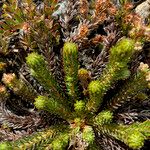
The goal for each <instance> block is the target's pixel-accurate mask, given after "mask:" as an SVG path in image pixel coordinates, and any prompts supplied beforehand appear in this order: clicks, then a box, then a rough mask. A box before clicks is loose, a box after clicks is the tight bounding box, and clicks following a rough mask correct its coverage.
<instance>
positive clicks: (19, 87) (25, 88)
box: [2, 73, 37, 101]
mask: <svg viewBox="0 0 150 150" xmlns="http://www.w3.org/2000/svg"><path fill="white" fill-rule="evenodd" d="M2 81H3V82H4V84H5V85H6V86H7V87H9V88H11V89H12V90H13V92H14V93H15V94H17V95H19V96H22V97H23V98H25V99H27V100H29V101H33V100H34V98H35V97H36V96H37V93H36V92H35V91H34V90H33V88H32V87H31V86H30V85H27V83H25V81H23V80H22V79H17V77H16V75H15V74H11V73H10V74H5V73H4V74H3V77H2Z"/></svg>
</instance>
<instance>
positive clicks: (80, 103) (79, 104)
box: [74, 100, 85, 116]
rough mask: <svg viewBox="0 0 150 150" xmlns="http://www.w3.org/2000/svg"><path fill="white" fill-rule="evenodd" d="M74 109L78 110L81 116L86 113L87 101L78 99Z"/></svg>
mask: <svg viewBox="0 0 150 150" xmlns="http://www.w3.org/2000/svg"><path fill="white" fill-rule="evenodd" d="M74 110H75V111H76V112H77V114H78V115H79V116H81V115H82V114H83V115H84V113H85V102H84V101H82V100H80V101H76V102H75V104H74Z"/></svg>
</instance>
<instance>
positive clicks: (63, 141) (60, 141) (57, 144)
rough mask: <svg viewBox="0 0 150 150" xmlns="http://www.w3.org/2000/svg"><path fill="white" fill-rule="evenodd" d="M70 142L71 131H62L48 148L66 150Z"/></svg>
mask: <svg viewBox="0 0 150 150" xmlns="http://www.w3.org/2000/svg"><path fill="white" fill-rule="evenodd" d="M68 142H69V133H61V134H60V135H59V136H57V137H56V139H55V140H53V141H52V143H51V144H50V145H49V146H48V147H46V148H47V150H48V148H51V149H52V150H64V149H65V148H66V147H67V145H68Z"/></svg>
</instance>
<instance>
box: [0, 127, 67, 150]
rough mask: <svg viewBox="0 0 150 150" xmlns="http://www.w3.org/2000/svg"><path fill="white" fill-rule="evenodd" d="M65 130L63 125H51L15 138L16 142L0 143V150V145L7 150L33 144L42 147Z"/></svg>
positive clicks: (27, 146)
mask: <svg viewBox="0 0 150 150" xmlns="http://www.w3.org/2000/svg"><path fill="white" fill-rule="evenodd" d="M65 130H66V127H65V126H55V127H51V128H49V129H46V130H45V131H41V132H38V133H36V134H33V135H31V136H28V137H25V138H23V139H20V140H17V141H16V142H3V143H0V150H1V147H2V148H3V147H4V148H9V149H8V150H21V149H22V150H23V149H32V148H33V146H34V147H36V148H39V147H40V146H41V147H42V146H43V145H45V144H48V143H50V142H52V138H53V137H55V136H57V135H58V134H60V132H62V131H65ZM5 150H7V149H5Z"/></svg>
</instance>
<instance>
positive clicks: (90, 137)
mask: <svg viewBox="0 0 150 150" xmlns="http://www.w3.org/2000/svg"><path fill="white" fill-rule="evenodd" d="M82 138H83V140H84V141H85V142H87V143H88V144H91V143H93V142H94V139H95V134H94V131H93V128H92V127H91V126H85V127H84V129H83V133H82Z"/></svg>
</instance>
